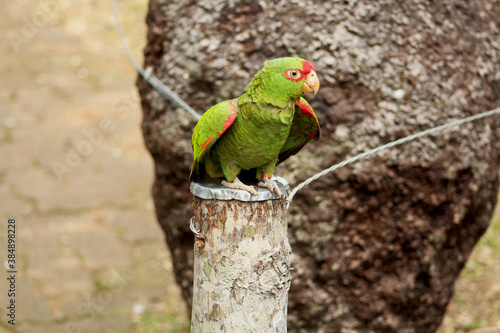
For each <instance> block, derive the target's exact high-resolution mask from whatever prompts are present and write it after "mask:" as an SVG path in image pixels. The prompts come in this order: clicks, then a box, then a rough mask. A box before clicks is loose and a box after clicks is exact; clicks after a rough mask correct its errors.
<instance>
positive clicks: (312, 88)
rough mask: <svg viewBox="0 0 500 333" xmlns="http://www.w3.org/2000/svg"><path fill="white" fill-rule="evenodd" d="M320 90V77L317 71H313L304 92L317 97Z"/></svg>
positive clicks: (305, 84) (306, 82)
mask: <svg viewBox="0 0 500 333" xmlns="http://www.w3.org/2000/svg"><path fill="white" fill-rule="evenodd" d="M318 90H319V79H318V75H316V72H315V71H311V72H310V73H309V75H307V78H306V81H305V82H304V85H303V86H302V91H303V92H305V93H310V92H312V93H314V95H316V94H317V93H318Z"/></svg>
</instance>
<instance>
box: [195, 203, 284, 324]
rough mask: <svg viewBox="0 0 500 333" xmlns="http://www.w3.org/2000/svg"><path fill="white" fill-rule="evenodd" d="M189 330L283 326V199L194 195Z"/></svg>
mask: <svg viewBox="0 0 500 333" xmlns="http://www.w3.org/2000/svg"><path fill="white" fill-rule="evenodd" d="M193 208H194V214H195V222H194V224H195V227H196V229H197V230H200V231H201V232H202V233H203V234H204V235H205V237H206V239H205V242H204V245H203V246H201V245H200V246H195V247H194V288H193V308H192V318H191V332H281V333H283V332H286V331H287V321H286V318H287V306H288V290H289V289H290V281H291V277H290V253H291V250H290V244H289V242H288V236H287V230H288V228H287V221H286V215H287V214H286V203H285V201H283V200H267V201H254V202H242V201H238V200H229V201H224V200H204V199H200V198H197V197H195V199H194V205H193Z"/></svg>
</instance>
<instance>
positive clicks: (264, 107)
mask: <svg viewBox="0 0 500 333" xmlns="http://www.w3.org/2000/svg"><path fill="white" fill-rule="evenodd" d="M318 89H319V80H318V76H317V74H316V70H315V68H314V66H313V65H312V64H311V63H310V62H308V61H306V60H304V59H300V58H291V57H290V58H279V59H274V60H271V61H267V62H266V63H265V64H264V68H262V70H261V71H260V72H258V73H257V74H256V75H255V77H254V78H253V80H252V81H251V82H250V83H249V84H248V85H247V87H246V88H245V93H244V94H243V95H241V96H240V97H238V98H235V99H233V100H230V101H225V102H221V103H219V104H217V105H215V106H213V107H211V108H210V109H208V110H207V111H206V112H205V113H204V114H203V116H202V117H201V119H200V120H199V121H198V123H197V124H196V127H195V129H194V131H193V137H192V142H191V143H192V146H193V151H194V159H193V166H192V168H191V174H190V175H189V180H190V181H193V180H197V179H200V178H205V177H207V176H209V177H221V178H224V180H222V185H223V186H225V187H229V188H233V189H242V190H245V191H248V192H250V193H251V194H253V195H257V190H256V189H255V187H253V186H250V185H245V184H244V183H243V182H242V181H241V180H240V179H239V178H238V176H239V175H240V173H242V171H244V172H246V171H245V170H250V172H251V173H252V174H253V175H255V176H256V177H257V179H258V180H259V181H260V182H259V183H258V184H257V185H258V186H261V187H265V188H268V189H269V190H271V191H272V192H275V193H277V194H278V195H279V196H280V197H283V194H282V193H281V190H280V189H279V187H278V185H277V184H276V183H275V182H274V181H272V180H271V176H272V175H273V172H274V168H275V167H276V165H277V164H279V163H281V162H283V161H284V160H285V159H287V158H288V157H290V156H291V155H294V154H296V153H297V152H298V151H299V150H300V149H302V147H303V146H304V145H305V144H306V143H308V142H309V141H311V140H318V139H319V136H320V127H319V122H318V118H317V117H316V115H315V113H314V111H313V109H312V108H311V106H310V105H309V104H308V103H307V101H306V100H305V99H304V98H302V95H303V94H304V93H309V92H313V93H314V94H315V95H316V93H317V92H318Z"/></svg>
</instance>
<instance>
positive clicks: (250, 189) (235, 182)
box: [222, 177, 259, 195]
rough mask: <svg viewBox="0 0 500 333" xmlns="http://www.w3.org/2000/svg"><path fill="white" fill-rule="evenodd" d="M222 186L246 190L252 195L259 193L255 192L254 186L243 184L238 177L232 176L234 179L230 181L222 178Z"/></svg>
mask: <svg viewBox="0 0 500 333" xmlns="http://www.w3.org/2000/svg"><path fill="white" fill-rule="evenodd" d="M222 186H225V187H229V188H234V189H237V190H243V191H247V192H250V193H251V194H253V195H259V194H258V193H257V190H256V189H255V187H253V186H250V185H245V184H243V183H242V182H241V180H239V179H238V177H236V178H234V180H233V182H232V183H230V182H227V181H225V180H223V181H222Z"/></svg>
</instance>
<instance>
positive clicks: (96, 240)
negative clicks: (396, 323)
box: [0, 0, 500, 333]
mask: <svg viewBox="0 0 500 333" xmlns="http://www.w3.org/2000/svg"><path fill="white" fill-rule="evenodd" d="M6 3H8V4H6ZM146 5H147V1H146V0H142V1H139V0H129V1H126V2H123V1H122V3H121V12H122V16H123V19H124V26H125V30H126V33H127V35H128V38H129V41H130V43H131V44H132V45H131V46H132V49H133V51H134V53H135V54H136V56H137V57H138V58H140V55H141V50H142V47H143V43H144V40H145V38H144V36H145V25H144V23H143V21H144V15H145V12H146ZM0 11H1V13H2V19H1V20H0V36H1V38H0V110H1V113H0V142H1V146H0V149H1V150H0V152H1V156H2V157H3V158H2V159H0V196H1V199H2V200H1V202H0V208H1V211H2V218H3V219H4V221H5V222H4V223H3V225H4V227H3V229H2V230H3V231H2V232H1V233H0V249H2V251H6V250H5V249H6V227H5V226H6V224H7V223H6V221H7V218H15V219H16V220H17V269H18V275H17V285H16V288H17V295H16V298H17V304H18V312H17V318H16V326H15V327H12V326H11V325H8V324H7V323H6V322H7V320H6V318H7V317H6V313H5V306H6V305H7V302H8V298H7V292H6V288H4V286H5V284H3V283H2V284H0V289H1V290H0V309H1V310H0V314H1V320H0V332H20V333H21V332H22V333H24V332H26V333H28V332H29V333H37V332H186V331H187V330H188V328H187V327H188V326H187V325H188V318H187V315H186V308H185V305H184V303H183V302H182V301H181V296H180V292H179V288H178V287H177V285H176V284H175V282H174V278H173V273H172V265H171V261H170V256H169V253H168V252H167V250H166V246H165V243H164V239H163V234H162V232H161V230H160V228H159V226H158V225H157V223H156V220H155V216H154V209H153V204H152V200H151V197H150V185H151V181H152V179H153V165H152V160H151V158H150V156H149V154H148V153H147V151H146V150H145V148H144V145H143V140H142V135H141V132H140V118H141V111H140V108H139V103H138V96H137V91H136V89H135V85H134V80H135V77H136V73H135V71H134V70H133V68H132V66H131V65H130V64H129V63H128V61H127V60H126V58H125V56H124V53H123V51H122V49H121V48H120V46H119V41H118V38H117V35H116V33H115V31H114V27H113V21H112V15H111V7H110V4H109V3H108V1H101V2H99V1H97V0H86V1H85V0H80V1H71V0H16V1H10V2H4V3H3V4H0ZM497 216H498V218H497V219H498V220H499V221H500V212H499V213H498V214H497ZM186 222H187V221H186ZM496 225H497V227H496V228H493V229H491V230H490V232H489V235H490V236H487V237H486V238H485V239H486V240H485V241H483V245H480V246H479V247H478V250H477V251H476V252H475V253H476V255H475V257H474V258H473V260H471V261H470V262H469V264H468V266H467V269H466V270H465V272H464V274H463V278H462V279H461V280H460V281H459V283H458V284H457V290H458V292H457V295H458V296H456V297H455V299H454V301H453V302H452V304H451V305H450V311H449V313H450V314H449V315H448V316H447V317H446V319H445V322H444V326H443V327H442V328H441V332H443V333H444V332H446V333H448V332H465V331H468V330H471V329H474V328H481V327H488V326H498V327H500V320H499V318H500V310H498V309H500V304H499V299H500V282H499V281H498V276H500V272H499V267H500V258H499V255H498V250H499V249H500V245H499V243H498V242H496V243H495V241H496V240H497V239H498V237H499V235H500V223H497V224H496ZM488 237H489V238H488ZM478 251H479V252H478ZM1 257H2V258H5V257H6V253H4V254H1ZM4 260H5V259H2V262H3V261H4ZM5 275H7V274H6V273H5ZM1 279H2V280H4V279H5V277H4V276H3V275H2V277H1ZM478 288H479V290H481V292H479V293H478V292H475V290H478ZM495 309H497V310H495Z"/></svg>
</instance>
